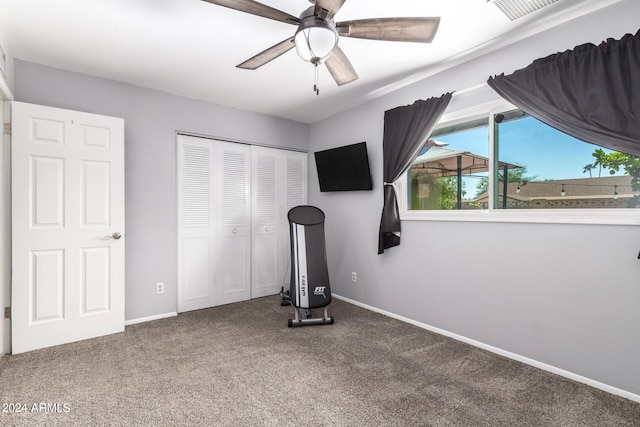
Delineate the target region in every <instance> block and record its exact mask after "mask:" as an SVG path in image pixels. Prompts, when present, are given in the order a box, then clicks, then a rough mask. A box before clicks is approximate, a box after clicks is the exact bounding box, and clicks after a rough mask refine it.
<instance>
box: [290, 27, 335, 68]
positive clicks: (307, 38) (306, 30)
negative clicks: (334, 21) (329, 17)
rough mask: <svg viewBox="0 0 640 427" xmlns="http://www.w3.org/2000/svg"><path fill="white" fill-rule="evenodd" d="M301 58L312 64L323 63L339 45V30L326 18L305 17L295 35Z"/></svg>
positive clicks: (297, 49)
mask: <svg viewBox="0 0 640 427" xmlns="http://www.w3.org/2000/svg"><path fill="white" fill-rule="evenodd" d="M294 41H295V44H296V51H297V52H298V55H299V56H300V58H302V59H303V60H305V61H307V62H311V63H312V64H318V63H322V62H323V61H324V60H325V59H327V58H328V57H329V55H331V53H332V52H333V50H334V49H335V47H336V46H337V45H338V31H336V28H335V26H334V25H331V24H330V23H328V22H327V21H325V20H324V19H321V18H318V17H315V16H313V17H309V18H305V19H304V20H303V21H302V23H301V24H300V26H299V27H298V30H297V31H296V35H295V37H294Z"/></svg>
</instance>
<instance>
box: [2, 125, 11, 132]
mask: <svg viewBox="0 0 640 427" xmlns="http://www.w3.org/2000/svg"><path fill="white" fill-rule="evenodd" d="M2 133H4V134H5V135H11V123H5V124H4V126H3V129H2Z"/></svg>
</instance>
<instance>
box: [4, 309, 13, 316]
mask: <svg viewBox="0 0 640 427" xmlns="http://www.w3.org/2000/svg"><path fill="white" fill-rule="evenodd" d="M4 318H5V319H11V307H5V308H4Z"/></svg>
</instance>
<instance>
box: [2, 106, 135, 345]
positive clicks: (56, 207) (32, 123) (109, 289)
mask: <svg viewBox="0 0 640 427" xmlns="http://www.w3.org/2000/svg"><path fill="white" fill-rule="evenodd" d="M12 108H13V110H12V113H13V125H12V130H13V131H12V134H13V141H12V149H11V152H12V218H13V221H12V224H13V226H12V234H13V242H12V254H13V261H12V271H13V280H12V347H13V353H14V354H15V353H21V352H25V351H29V350H33V349H37V348H42V347H49V346H53V345H58V344H63V343H67V342H72V341H78V340H82V339H87V338H92V337H97V336H101V335H106V334H110V333H115V332H121V331H123V330H124V121H123V120H122V119H118V118H113V117H104V116H98V115H94V114H88V113H80V112H76V111H70V110H63V109H57V108H51V107H44V106H39V105H32V104H25V103H19V102H14V103H12Z"/></svg>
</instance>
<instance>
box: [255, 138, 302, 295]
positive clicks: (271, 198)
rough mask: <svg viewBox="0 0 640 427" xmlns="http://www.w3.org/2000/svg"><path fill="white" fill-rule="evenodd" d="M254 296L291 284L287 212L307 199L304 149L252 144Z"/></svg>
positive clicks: (272, 292)
mask: <svg viewBox="0 0 640 427" xmlns="http://www.w3.org/2000/svg"><path fill="white" fill-rule="evenodd" d="M252 156H253V174H252V192H253V198H252V223H253V224H252V229H253V240H252V281H251V284H252V289H251V297H252V298H258V297H262V296H267V295H274V294H277V293H278V292H280V290H281V288H282V287H284V288H285V289H288V287H289V281H290V279H289V275H288V274H287V273H288V269H289V268H290V266H289V258H290V255H289V252H290V249H289V224H288V221H287V212H288V211H289V209H291V208H292V207H294V206H298V205H301V204H304V203H305V202H306V191H305V190H306V187H307V185H306V176H307V174H306V157H307V155H306V154H305V153H298V152H293V151H286V150H278V149H274V148H265V147H252Z"/></svg>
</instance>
